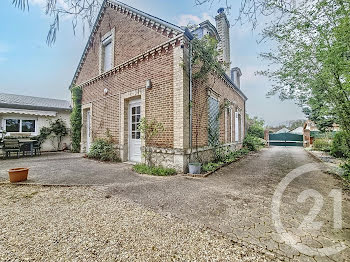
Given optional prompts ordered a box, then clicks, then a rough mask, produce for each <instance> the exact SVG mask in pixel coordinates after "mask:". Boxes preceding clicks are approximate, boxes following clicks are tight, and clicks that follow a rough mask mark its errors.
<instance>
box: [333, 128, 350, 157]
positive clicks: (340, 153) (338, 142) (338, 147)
mask: <svg viewBox="0 0 350 262" xmlns="http://www.w3.org/2000/svg"><path fill="white" fill-rule="evenodd" d="M331 154H332V155H333V156H335V157H347V156H349V155H350V152H349V148H348V146H347V143H346V137H345V134H344V132H343V131H341V132H337V133H336V134H335V135H334V138H333V142H332V147H331Z"/></svg>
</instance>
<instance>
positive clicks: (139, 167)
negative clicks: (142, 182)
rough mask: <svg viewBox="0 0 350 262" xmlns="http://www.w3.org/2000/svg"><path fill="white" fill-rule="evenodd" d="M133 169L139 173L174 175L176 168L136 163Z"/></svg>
mask: <svg viewBox="0 0 350 262" xmlns="http://www.w3.org/2000/svg"><path fill="white" fill-rule="evenodd" d="M133 170H134V171H135V172H137V173H139V174H147V175H153V176H172V175H176V170H175V169H173V168H165V167H161V166H148V165H146V164H136V165H134V166H133Z"/></svg>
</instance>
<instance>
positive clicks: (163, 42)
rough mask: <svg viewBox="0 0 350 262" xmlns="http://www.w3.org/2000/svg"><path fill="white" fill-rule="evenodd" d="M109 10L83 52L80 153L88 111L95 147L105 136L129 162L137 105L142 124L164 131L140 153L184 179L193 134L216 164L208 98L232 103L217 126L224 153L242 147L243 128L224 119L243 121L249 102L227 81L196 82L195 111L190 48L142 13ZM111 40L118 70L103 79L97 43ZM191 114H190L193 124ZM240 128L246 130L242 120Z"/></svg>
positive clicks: (179, 35)
mask: <svg viewBox="0 0 350 262" xmlns="http://www.w3.org/2000/svg"><path fill="white" fill-rule="evenodd" d="M107 3H108V6H107V7H106V8H105V9H104V10H103V12H102V13H103V14H102V16H101V19H100V21H99V22H98V25H97V26H96V28H95V33H94V37H93V38H92V43H93V44H91V45H90V46H89V48H88V50H87V52H85V53H84V56H83V59H82V63H81V64H80V67H79V68H78V70H77V75H76V77H75V79H74V81H73V82H74V83H76V84H77V85H79V86H81V87H82V90H83V95H82V105H83V106H82V115H83V125H84V126H83V128H82V142H81V148H82V151H84V150H86V144H87V143H86V135H87V134H86V132H87V129H86V112H87V110H90V113H91V138H92V139H91V140H92V141H91V142H93V140H94V139H96V138H103V137H106V134H107V131H108V133H109V135H111V136H112V138H113V141H114V143H115V148H116V149H117V150H118V151H119V152H120V157H121V159H122V160H123V161H128V160H129V155H128V154H129V153H128V152H129V117H128V114H129V111H128V109H129V103H130V101H132V100H135V99H140V101H141V117H146V118H147V119H149V120H152V119H154V120H156V121H157V122H160V123H162V124H163V126H164V131H163V132H161V133H160V134H158V135H157V137H155V138H154V139H152V143H150V144H147V145H145V143H144V141H143V140H141V149H142V150H145V147H147V148H151V149H152V150H153V151H154V153H153V154H152V159H153V160H154V162H155V164H157V165H162V166H167V167H174V168H176V170H177V171H179V172H184V171H186V170H187V165H188V161H189V159H190V152H191V150H190V137H191V135H192V147H194V144H195V136H194V134H195V133H196V132H197V131H198V134H199V135H198V145H199V149H198V150H199V154H200V156H201V157H202V159H203V161H204V162H206V161H211V160H212V158H213V156H214V153H213V152H214V151H213V148H212V147H208V130H207V127H208V100H207V97H208V94H209V93H210V94H212V95H215V96H216V97H217V99H218V100H219V103H220V105H222V104H223V103H224V102H225V101H226V100H228V101H230V108H231V109H230V110H231V111H230V112H229V113H227V114H228V115H227V116H226V122H225V114H221V117H220V119H219V125H220V127H219V129H220V143H223V144H224V145H222V146H224V147H226V148H233V149H235V148H239V147H240V146H241V143H233V141H234V140H233V138H234V135H235V133H234V132H236V130H238V129H237V128H238V127H235V125H234V120H231V119H232V117H231V118H230V121H228V119H227V118H228V117H229V115H232V114H234V112H236V111H237V110H240V111H241V114H242V116H244V113H245V111H244V110H245V102H244V99H245V98H244V97H243V96H242V94H241V93H240V92H238V91H237V90H236V89H234V87H233V86H232V84H231V83H230V81H229V80H227V79H225V77H211V79H210V81H212V80H214V79H215V84H213V85H212V86H211V88H210V90H209V89H206V87H203V86H200V85H199V84H198V83H197V84H196V83H194V85H193V89H192V93H193V97H192V101H193V104H192V106H190V77H189V64H188V63H189V62H188V61H189V49H188V48H189V45H188V39H187V38H186V36H184V34H183V33H181V32H179V31H176V30H173V29H171V26H170V27H167V26H164V25H162V24H161V23H157V22H155V21H151V20H152V19H149V18H147V16H146V15H144V14H143V13H142V14H138V13H137V12H136V11H135V10H129V9H127V8H124V7H122V6H120V5H119V4H112V2H108V1H107ZM108 32H111V33H108ZM106 34H112V35H114V57H113V61H114V63H113V68H112V69H111V70H109V71H107V72H103V73H100V68H101V64H100V58H99V57H100V41H101V38H103V36H106ZM146 83H148V87H146ZM190 108H192V111H193V113H192V122H190V119H191V117H190ZM199 110H202V111H203V113H202V114H200V115H201V117H200V119H199V118H198V117H196V115H197V113H198V111H199ZM242 119H243V120H244V117H243V118H242ZM191 125H192V134H191V133H190V130H191ZM241 125H242V128H244V121H242V123H241ZM225 127H226V128H225ZM225 130H226V131H225ZM242 130H243V129H242ZM230 134H231V135H230ZM225 137H226V139H225ZM228 137H230V139H228ZM240 142H241V141H240ZM225 143H226V144H225ZM194 151H195V150H193V152H192V153H195V152H194ZM130 152H131V151H130ZM142 161H144V158H142Z"/></svg>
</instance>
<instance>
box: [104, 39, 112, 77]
mask: <svg viewBox="0 0 350 262" xmlns="http://www.w3.org/2000/svg"><path fill="white" fill-rule="evenodd" d="M102 49H103V50H102V53H103V58H102V59H103V72H106V71H108V70H111V69H112V39H111V37H109V38H108V39H106V41H104V42H103V43H102Z"/></svg>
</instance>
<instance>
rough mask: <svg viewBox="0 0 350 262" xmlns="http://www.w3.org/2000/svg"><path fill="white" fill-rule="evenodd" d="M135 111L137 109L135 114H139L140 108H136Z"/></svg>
mask: <svg viewBox="0 0 350 262" xmlns="http://www.w3.org/2000/svg"><path fill="white" fill-rule="evenodd" d="M136 109H137V110H136V113H137V114H141V107H139V106H138V107H136Z"/></svg>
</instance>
